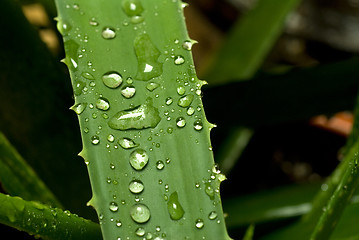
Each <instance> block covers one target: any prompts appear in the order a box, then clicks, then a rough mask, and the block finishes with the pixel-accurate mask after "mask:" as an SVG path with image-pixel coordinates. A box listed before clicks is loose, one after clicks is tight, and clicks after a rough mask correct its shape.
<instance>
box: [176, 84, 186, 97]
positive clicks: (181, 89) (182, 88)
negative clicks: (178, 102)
mask: <svg viewBox="0 0 359 240" xmlns="http://www.w3.org/2000/svg"><path fill="white" fill-rule="evenodd" d="M185 92H186V89H185V88H184V86H178V87H177V93H178V94H179V95H183V94H185Z"/></svg>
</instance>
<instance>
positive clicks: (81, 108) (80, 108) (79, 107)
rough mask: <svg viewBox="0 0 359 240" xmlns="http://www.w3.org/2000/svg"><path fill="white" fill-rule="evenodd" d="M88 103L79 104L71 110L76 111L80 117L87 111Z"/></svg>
mask: <svg viewBox="0 0 359 240" xmlns="http://www.w3.org/2000/svg"><path fill="white" fill-rule="evenodd" d="M86 106H87V103H78V104H76V105H74V106H72V107H71V110H74V112H75V113H76V114H77V115H80V114H81V113H82V112H83V111H84V110H85V109H86Z"/></svg>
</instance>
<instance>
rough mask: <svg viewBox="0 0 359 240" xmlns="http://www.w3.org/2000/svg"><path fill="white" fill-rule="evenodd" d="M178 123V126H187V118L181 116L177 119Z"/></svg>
mask: <svg viewBox="0 0 359 240" xmlns="http://www.w3.org/2000/svg"><path fill="white" fill-rule="evenodd" d="M176 125H177V127H180V128H183V127H184V126H186V120H185V119H184V118H183V117H179V118H177V120H176Z"/></svg>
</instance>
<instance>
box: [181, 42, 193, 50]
mask: <svg viewBox="0 0 359 240" xmlns="http://www.w3.org/2000/svg"><path fill="white" fill-rule="evenodd" d="M192 45H193V44H192V42H191V41H184V42H183V44H182V48H183V49H184V50H187V51H191V50H192Z"/></svg>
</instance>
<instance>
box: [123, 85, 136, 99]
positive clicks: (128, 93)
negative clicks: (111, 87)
mask: <svg viewBox="0 0 359 240" xmlns="http://www.w3.org/2000/svg"><path fill="white" fill-rule="evenodd" d="M135 93H136V88H135V87H134V86H125V87H123V88H122V89H121V94H122V96H124V97H125V98H132V97H133V96H134V95H135Z"/></svg>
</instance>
